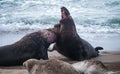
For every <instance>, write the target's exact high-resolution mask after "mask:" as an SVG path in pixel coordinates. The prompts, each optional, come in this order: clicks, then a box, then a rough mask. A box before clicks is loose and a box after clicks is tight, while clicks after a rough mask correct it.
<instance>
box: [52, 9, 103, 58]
mask: <svg viewBox="0 0 120 74" xmlns="http://www.w3.org/2000/svg"><path fill="white" fill-rule="evenodd" d="M61 17H62V18H61V20H60V22H59V23H58V24H56V25H55V26H54V28H55V29H56V31H58V34H59V37H58V40H57V41H56V44H55V45H54V48H53V50H57V51H58V52H59V53H61V54H62V55H64V56H66V57H68V58H70V59H72V60H85V59H88V58H93V57H97V56H98V53H99V51H98V50H101V49H103V48H102V47H96V48H93V46H92V45H91V44H90V43H88V42H87V41H86V40H84V39H82V38H80V36H79V35H78V33H77V31H76V27H75V23H74V20H73V19H72V17H71V16H70V13H69V11H68V9H67V8H65V7H61Z"/></svg>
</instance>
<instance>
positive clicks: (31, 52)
mask: <svg viewBox="0 0 120 74" xmlns="http://www.w3.org/2000/svg"><path fill="white" fill-rule="evenodd" d="M56 38H57V36H56V34H55V32H54V31H52V30H51V29H45V30H40V31H38V32H33V33H30V34H28V35H26V36H24V37H23V38H22V39H20V40H19V41H17V42H15V43H14V44H11V45H6V46H2V47H0V66H13V65H22V63H23V62H24V61H26V60H28V59H30V58H36V59H48V53H47V48H48V47H49V45H50V44H51V43H53V42H55V41H56Z"/></svg>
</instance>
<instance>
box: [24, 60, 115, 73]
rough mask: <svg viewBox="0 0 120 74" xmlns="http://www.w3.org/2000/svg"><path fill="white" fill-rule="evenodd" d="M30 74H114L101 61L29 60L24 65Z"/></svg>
mask: <svg viewBox="0 0 120 74" xmlns="http://www.w3.org/2000/svg"><path fill="white" fill-rule="evenodd" d="M23 66H24V67H25V68H26V69H27V70H28V72H29V74H113V73H114V72H112V71H108V70H107V68H106V67H105V66H104V64H103V63H102V62H101V61H97V60H85V61H81V62H78V63H74V64H69V63H67V62H64V61H62V60H58V59H50V60H36V59H29V60H27V61H25V62H24V63H23Z"/></svg>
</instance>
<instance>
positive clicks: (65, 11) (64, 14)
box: [61, 7, 70, 19]
mask: <svg viewBox="0 0 120 74" xmlns="http://www.w3.org/2000/svg"><path fill="white" fill-rule="evenodd" d="M69 15H70V12H69V11H68V9H67V8H66V7H61V17H62V19H65V18H67V17H68V16H69Z"/></svg>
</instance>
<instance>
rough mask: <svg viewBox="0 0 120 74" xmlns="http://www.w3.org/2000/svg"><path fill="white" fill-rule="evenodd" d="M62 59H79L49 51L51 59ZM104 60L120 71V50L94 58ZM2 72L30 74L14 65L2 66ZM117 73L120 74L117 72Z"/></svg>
mask: <svg viewBox="0 0 120 74" xmlns="http://www.w3.org/2000/svg"><path fill="white" fill-rule="evenodd" d="M52 58H55V59H60V60H63V61H66V62H68V63H71V64H72V63H75V62H78V61H71V60H69V59H68V58H66V57H64V56H62V55H60V54H59V53H57V52H56V51H53V52H49V59H52ZM93 59H96V60H100V61H102V62H103V63H104V64H105V66H106V67H107V68H108V70H109V71H120V51H116V52H108V51H103V52H101V53H100V56H99V57H96V58H93ZM0 74H28V72H27V70H26V69H25V68H24V67H23V66H14V67H13V66H12V67H0ZM117 74H120V72H119V73H117Z"/></svg>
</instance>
